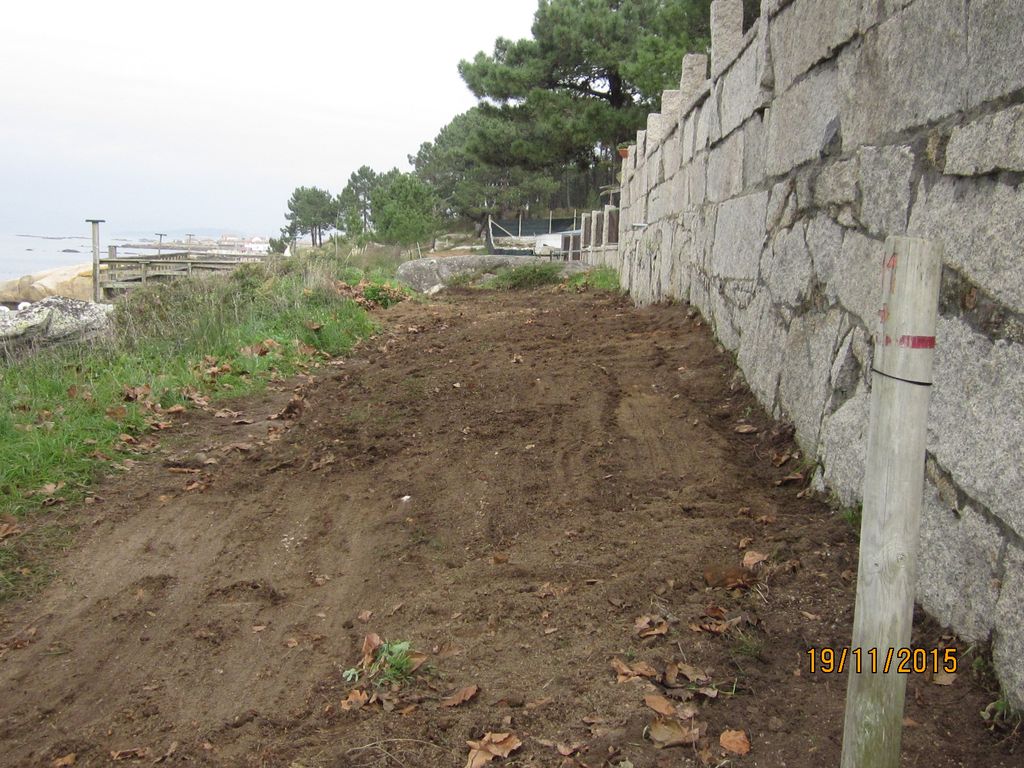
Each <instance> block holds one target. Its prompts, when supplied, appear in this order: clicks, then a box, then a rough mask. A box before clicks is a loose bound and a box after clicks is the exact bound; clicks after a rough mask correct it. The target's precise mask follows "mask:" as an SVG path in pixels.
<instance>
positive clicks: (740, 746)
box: [718, 731, 750, 755]
mask: <svg viewBox="0 0 1024 768" xmlns="http://www.w3.org/2000/svg"><path fill="white" fill-rule="evenodd" d="M718 743H719V744H721V745H722V749H724V750H726V751H727V752H732V753H733V754H736V755H745V754H747V752H749V751H750V739H748V738H747V734H746V733H744V732H743V731H722V735H721V736H719V737H718Z"/></svg>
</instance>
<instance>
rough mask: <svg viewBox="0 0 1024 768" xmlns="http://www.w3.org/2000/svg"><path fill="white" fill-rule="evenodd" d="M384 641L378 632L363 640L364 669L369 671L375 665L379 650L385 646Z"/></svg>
mask: <svg viewBox="0 0 1024 768" xmlns="http://www.w3.org/2000/svg"><path fill="white" fill-rule="evenodd" d="M383 643H384V641H383V640H381V639H380V635H378V634H377V633H376V632H371V633H370V634H368V635H367V636H366V637H364V638H363V661H362V665H363V668H364V669H368V668H369V667H370V665H371V664H373V662H374V659H375V658H376V655H377V649H378V648H380V647H381V645H383Z"/></svg>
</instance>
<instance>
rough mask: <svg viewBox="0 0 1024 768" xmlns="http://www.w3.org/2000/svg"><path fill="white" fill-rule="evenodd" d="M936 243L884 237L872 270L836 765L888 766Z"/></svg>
mask: <svg viewBox="0 0 1024 768" xmlns="http://www.w3.org/2000/svg"><path fill="white" fill-rule="evenodd" d="M941 275H942V258H941V250H940V248H939V246H938V245H936V244H934V243H932V242H930V241H928V240H921V239H918V238H911V237H890V238H889V239H888V240H887V241H886V244H885V254H884V260H883V264H882V304H881V311H880V313H879V318H880V322H879V325H878V332H877V334H876V336H875V352H874V367H873V371H872V379H871V381H872V384H871V416H870V421H869V423H868V440H867V456H866V463H865V475H864V507H863V515H862V519H861V534H860V564H859V567H858V570H857V604H856V608H855V611H854V620H853V643H852V645H851V647H850V649H849V650H848V652H847V653H845V654H843V657H844V658H845V665H846V667H847V669H848V670H849V673H850V676H849V686H848V687H847V691H846V717H845V723H844V728H843V753H842V762H841V765H842V768H897V766H898V765H899V761H900V759H899V758H900V737H901V729H902V727H903V704H904V696H905V693H906V685H907V676H906V675H905V674H900V673H899V672H897V668H898V665H899V661H900V653H899V651H900V649H901V648H906V647H908V646H909V645H910V637H911V623H912V619H913V613H914V593H915V589H916V583H917V539H918V531H919V528H920V521H921V497H922V491H923V488H922V486H923V483H924V462H925V438H926V434H927V431H926V428H927V416H928V399H929V395H930V390H931V382H932V360H933V357H934V349H935V327H936V322H937V315H938V297H939V283H940V279H941Z"/></svg>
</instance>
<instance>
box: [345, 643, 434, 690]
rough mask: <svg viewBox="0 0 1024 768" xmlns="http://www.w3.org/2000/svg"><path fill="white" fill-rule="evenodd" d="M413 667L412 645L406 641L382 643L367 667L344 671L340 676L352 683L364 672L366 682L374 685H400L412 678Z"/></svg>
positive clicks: (414, 664)
mask: <svg viewBox="0 0 1024 768" xmlns="http://www.w3.org/2000/svg"><path fill="white" fill-rule="evenodd" d="M364 664H365V662H364ZM415 666H416V663H415V660H414V659H413V657H412V644H411V643H410V642H409V641H408V640H401V641H398V642H394V643H389V642H384V643H382V644H381V645H380V646H379V647H378V648H377V649H376V650H375V651H374V656H373V662H372V663H370V664H369V666H368V667H366V668H365V669H360V668H359V667H352V668H351V669H346V670H345V671H344V672H342V676H343V677H344V678H345V679H346V680H347V681H349V682H350V683H354V682H357V681H358V680H359V679H360V677H363V675H364V672H365V681H366V682H373V683H375V684H376V685H401V684H402V683H404V682H406V681H407V680H409V679H410V678H411V677H412V675H413V672H415Z"/></svg>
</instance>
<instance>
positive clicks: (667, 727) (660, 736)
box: [648, 717, 700, 749]
mask: <svg viewBox="0 0 1024 768" xmlns="http://www.w3.org/2000/svg"><path fill="white" fill-rule="evenodd" d="M648 733H649V734H650V736H651V741H652V742H654V746H656V747H657V748H658V749H666V748H667V747H682V746H686V745H689V744H696V743H697V741H698V740H699V739H700V726H699V725H698V724H697V723H695V722H690V723H681V722H680V721H678V720H666V719H664V718H660V717H659V718H658V719H657V720H655V721H654V722H653V723H651V727H650V729H649V730H648Z"/></svg>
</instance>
